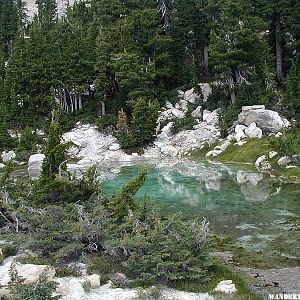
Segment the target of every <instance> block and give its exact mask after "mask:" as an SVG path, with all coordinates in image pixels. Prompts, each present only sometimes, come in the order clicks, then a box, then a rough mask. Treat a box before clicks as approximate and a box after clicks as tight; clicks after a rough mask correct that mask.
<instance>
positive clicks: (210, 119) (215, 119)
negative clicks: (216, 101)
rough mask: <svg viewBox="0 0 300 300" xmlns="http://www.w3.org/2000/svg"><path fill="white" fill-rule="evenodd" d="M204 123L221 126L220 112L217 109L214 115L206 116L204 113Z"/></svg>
mask: <svg viewBox="0 0 300 300" xmlns="http://www.w3.org/2000/svg"><path fill="white" fill-rule="evenodd" d="M203 121H205V122H206V123H207V124H211V125H215V126H218V124H219V114H218V110H217V109H216V110H214V111H213V112H212V113H210V114H206V115H204V113H203Z"/></svg>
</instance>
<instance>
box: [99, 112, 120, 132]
mask: <svg viewBox="0 0 300 300" xmlns="http://www.w3.org/2000/svg"><path fill="white" fill-rule="evenodd" d="M117 121H118V118H117V117H116V116H115V115H112V114H108V115H105V116H103V117H101V118H99V119H98V121H97V126H98V128H99V130H104V129H107V128H113V129H115V128H116V124H117Z"/></svg>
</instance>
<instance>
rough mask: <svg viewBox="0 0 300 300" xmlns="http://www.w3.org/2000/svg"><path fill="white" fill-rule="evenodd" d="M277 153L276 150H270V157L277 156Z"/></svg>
mask: <svg viewBox="0 0 300 300" xmlns="http://www.w3.org/2000/svg"><path fill="white" fill-rule="evenodd" d="M277 154H278V152H276V151H270V152H269V158H273V157H275V156H276V155H277Z"/></svg>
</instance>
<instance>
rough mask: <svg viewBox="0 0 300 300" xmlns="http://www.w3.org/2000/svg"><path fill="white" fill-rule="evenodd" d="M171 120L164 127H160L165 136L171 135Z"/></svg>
mask: <svg viewBox="0 0 300 300" xmlns="http://www.w3.org/2000/svg"><path fill="white" fill-rule="evenodd" d="M173 124H174V123H173V122H169V123H168V124H167V125H166V126H165V127H163V128H162V130H161V131H162V132H164V133H165V134H166V135H167V136H172V126H173Z"/></svg>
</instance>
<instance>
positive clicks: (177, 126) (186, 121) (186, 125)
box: [171, 112, 197, 134]
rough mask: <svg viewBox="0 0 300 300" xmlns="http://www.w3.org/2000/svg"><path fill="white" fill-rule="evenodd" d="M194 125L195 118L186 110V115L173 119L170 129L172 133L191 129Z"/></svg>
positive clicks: (195, 122) (195, 123)
mask: <svg viewBox="0 0 300 300" xmlns="http://www.w3.org/2000/svg"><path fill="white" fill-rule="evenodd" d="M195 125H197V121H196V119H195V118H193V117H192V116H191V113H190V112H188V113H187V116H186V117H184V118H182V119H178V118H176V119H175V120H174V121H173V126H172V128H171V131H172V133H173V134H176V133H178V132H180V131H182V130H190V129H193V127H194V126H195Z"/></svg>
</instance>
